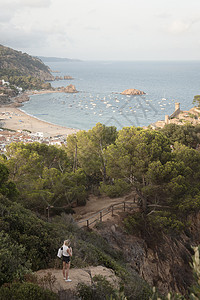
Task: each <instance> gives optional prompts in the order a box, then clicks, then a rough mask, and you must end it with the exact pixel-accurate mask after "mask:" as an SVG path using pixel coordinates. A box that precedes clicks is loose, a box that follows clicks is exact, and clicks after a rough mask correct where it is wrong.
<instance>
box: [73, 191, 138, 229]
mask: <svg viewBox="0 0 200 300" xmlns="http://www.w3.org/2000/svg"><path fill="white" fill-rule="evenodd" d="M134 197H135V192H131V193H130V194H129V195H128V196H127V195H126V196H123V197H118V198H109V197H105V196H100V197H99V196H94V195H90V197H89V200H88V201H87V203H86V205H85V206H79V207H76V208H74V211H75V214H74V215H73V217H74V219H75V220H76V221H77V222H80V221H83V220H86V219H87V218H89V217H91V216H93V215H94V214H95V213H98V212H99V211H101V210H102V209H106V208H109V207H110V206H111V205H113V204H117V203H123V202H124V201H129V202H131V201H133V199H134ZM110 218H111V212H110V213H109V214H107V215H106V216H105V217H103V220H104V221H105V220H109V219H110ZM81 224H82V225H83V226H84V225H86V222H84V223H81Z"/></svg>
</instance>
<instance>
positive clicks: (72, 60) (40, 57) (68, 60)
mask: <svg viewBox="0 0 200 300" xmlns="http://www.w3.org/2000/svg"><path fill="white" fill-rule="evenodd" d="M37 57H38V58H39V59H41V60H42V61H43V62H62V61H63V62H64V61H66V62H75V61H77V62H80V61H81V60H79V59H71V58H62V57H46V56H37Z"/></svg>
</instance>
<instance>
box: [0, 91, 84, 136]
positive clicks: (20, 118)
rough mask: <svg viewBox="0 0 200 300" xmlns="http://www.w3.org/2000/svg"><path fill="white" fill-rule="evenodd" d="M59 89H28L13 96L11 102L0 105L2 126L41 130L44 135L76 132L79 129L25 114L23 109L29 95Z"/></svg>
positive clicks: (47, 92) (33, 131)
mask: <svg viewBox="0 0 200 300" xmlns="http://www.w3.org/2000/svg"><path fill="white" fill-rule="evenodd" d="M59 92H60V91H58V90H56V91H52V90H43V91H28V92H25V93H23V94H21V95H20V96H17V97H15V98H13V99H12V100H13V102H12V103H10V104H8V105H2V106H0V123H1V125H2V128H6V129H11V130H15V131H17V130H21V131H23V130H28V131H31V132H32V133H36V132H43V133H44V135H45V136H48V137H54V136H57V135H63V136H68V135H70V134H74V133H77V132H78V131H79V130H78V129H74V128H68V127H65V126H61V125H56V124H53V123H49V122H47V121H43V120H41V119H39V118H37V117H34V116H32V115H29V114H27V113H26V112H24V111H23V109H22V107H23V102H26V101H29V99H30V98H29V97H30V96H31V95H35V94H49V93H59Z"/></svg>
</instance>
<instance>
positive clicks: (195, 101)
mask: <svg viewBox="0 0 200 300" xmlns="http://www.w3.org/2000/svg"><path fill="white" fill-rule="evenodd" d="M192 103H193V104H197V105H198V107H199V106H200V95H196V96H194V99H193V102H192Z"/></svg>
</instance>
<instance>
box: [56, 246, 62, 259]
mask: <svg viewBox="0 0 200 300" xmlns="http://www.w3.org/2000/svg"><path fill="white" fill-rule="evenodd" d="M62 255H63V247H61V248H59V249H58V253H57V256H58V257H59V258H61V257H62Z"/></svg>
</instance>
